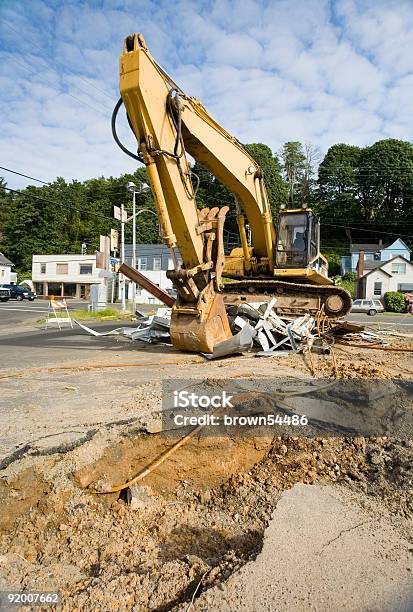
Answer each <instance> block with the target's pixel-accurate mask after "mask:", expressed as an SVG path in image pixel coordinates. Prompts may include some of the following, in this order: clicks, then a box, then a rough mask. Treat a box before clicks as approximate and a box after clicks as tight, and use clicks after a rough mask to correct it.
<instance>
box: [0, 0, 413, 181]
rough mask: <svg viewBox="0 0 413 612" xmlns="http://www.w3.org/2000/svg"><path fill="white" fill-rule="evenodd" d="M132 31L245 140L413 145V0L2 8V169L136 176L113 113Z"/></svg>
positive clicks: (98, 2) (20, 3) (22, 0)
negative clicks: (118, 139) (118, 141)
mask: <svg viewBox="0 0 413 612" xmlns="http://www.w3.org/2000/svg"><path fill="white" fill-rule="evenodd" d="M134 31H140V32H142V33H143V35H144V36H145V39H146V41H147V43H148V46H149V48H150V50H151V52H152V54H153V55H154V57H155V59H156V60H157V61H158V62H159V63H160V64H162V65H163V66H164V67H165V68H166V70H167V71H168V72H169V73H170V74H171V76H172V77H173V78H174V80H175V81H176V82H177V83H179V85H180V86H181V87H182V88H183V89H184V90H185V91H186V92H187V93H188V94H190V95H195V96H197V97H199V98H200V99H201V100H202V101H203V103H204V105H205V106H206V107H207V109H208V110H209V112H210V113H211V114H212V115H213V116H214V117H215V118H216V119H217V120H218V121H219V122H220V123H221V124H222V125H223V126H224V127H225V128H226V129H227V130H228V131H230V132H231V133H232V134H234V136H236V137H237V138H238V139H240V140H241V141H242V142H265V143H267V144H268V145H270V146H271V148H272V149H273V150H274V151H278V150H279V149H280V147H281V146H282V144H283V142H285V141H287V140H301V141H303V142H311V143H313V144H315V145H317V146H319V147H320V148H321V150H322V152H325V151H326V150H327V149H328V147H329V146H330V145H331V144H333V143H335V142H347V143H351V144H357V145H366V144H371V143H373V142H374V141H376V140H378V139H381V138H389V137H392V138H401V139H403V140H410V141H413V123H412V121H411V105H412V99H413V60H412V57H413V55H412V51H411V50H412V48H413V2H412V1H411V0H397V1H392V0H261V1H260V0H202V1H193V0H192V1H191V0H175V1H173V0H89V1H81V0H64V1H59V0H29V1H28V0H0V105H1V116H2V131H1V151H2V155H1V162H0V165H2V166H7V167H11V168H13V169H16V170H19V171H21V172H24V173H26V174H30V175H32V176H35V177H38V178H41V179H44V180H53V179H54V178H55V177H56V176H57V175H59V176H64V177H65V178H66V179H68V180H70V179H73V178H78V179H86V178H90V177H94V176H99V175H105V176H110V175H113V176H117V175H119V174H121V173H122V172H126V171H130V170H133V169H134V164H133V161H132V160H130V159H129V158H128V157H126V156H125V155H124V154H123V153H122V152H121V151H120V150H119V149H118V148H117V146H116V145H115V143H114V142H113V141H112V136H111V132H110V116H111V111H112V108H113V106H114V104H115V102H116V100H117V98H118V91H119V90H118V78H119V75H118V57H119V54H120V52H121V50H122V44H123V38H124V37H125V36H126V35H128V34H130V33H132V32H134ZM121 135H122V137H123V138H124V139H125V140H127V141H128V144H129V146H133V143H132V141H131V139H130V136H129V133H128V128H127V127H126V125H123V126H122V128H121ZM128 139H129V140H128ZM5 176H6V178H7V181H8V184H9V186H11V187H21V186H23V185H25V184H26V183H27V181H26V180H25V179H20V178H18V177H13V176H12V175H5Z"/></svg>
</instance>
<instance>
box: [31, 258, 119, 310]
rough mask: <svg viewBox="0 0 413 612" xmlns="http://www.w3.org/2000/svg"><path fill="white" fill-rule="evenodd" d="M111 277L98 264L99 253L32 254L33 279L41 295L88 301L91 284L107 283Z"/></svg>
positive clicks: (109, 273)
mask: <svg viewBox="0 0 413 612" xmlns="http://www.w3.org/2000/svg"><path fill="white" fill-rule="evenodd" d="M112 276H113V275H112V273H111V272H108V271H107V270H103V269H101V268H98V267H97V266H96V255H33V261H32V281H33V287H34V290H35V291H36V293H37V294H38V295H39V296H50V295H54V296H61V297H63V296H64V297H69V298H76V299H86V300H87V299H89V294H90V287H91V285H95V284H98V285H99V284H104V285H107V283H108V280H109V279H111V278H112Z"/></svg>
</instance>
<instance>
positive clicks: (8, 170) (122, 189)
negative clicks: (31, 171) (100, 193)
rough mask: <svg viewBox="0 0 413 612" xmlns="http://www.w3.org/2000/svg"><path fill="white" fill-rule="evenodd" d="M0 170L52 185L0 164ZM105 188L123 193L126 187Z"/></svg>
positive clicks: (111, 191) (113, 192)
mask: <svg viewBox="0 0 413 612" xmlns="http://www.w3.org/2000/svg"><path fill="white" fill-rule="evenodd" d="M0 170H5V171H6V172H11V173H12V174H17V175H18V176H24V177H25V178H28V179H30V180H32V181H36V182H37V183H42V184H43V185H47V186H49V187H52V185H51V184H50V182H47V181H43V180H41V179H38V178H35V177H34V176H29V175H28V174H23V173H22V172H18V171H17V170H12V169H11V168H6V167H5V166H0ZM92 180H93V179H92ZM66 185H67V186H68V187H70V183H66ZM83 185H84V183H83ZM105 189H107V190H108V191H109V192H110V193H111V194H116V193H125V192H126V188H120V189H113V188H112V187H105Z"/></svg>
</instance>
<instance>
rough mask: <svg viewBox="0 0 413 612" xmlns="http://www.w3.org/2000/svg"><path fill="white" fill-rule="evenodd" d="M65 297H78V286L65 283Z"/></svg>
mask: <svg viewBox="0 0 413 612" xmlns="http://www.w3.org/2000/svg"><path fill="white" fill-rule="evenodd" d="M63 295H66V296H67V297H76V284H75V283H63Z"/></svg>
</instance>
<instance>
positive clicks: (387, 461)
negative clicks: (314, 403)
mask: <svg viewBox="0 0 413 612" xmlns="http://www.w3.org/2000/svg"><path fill="white" fill-rule="evenodd" d="M151 438H152V442H151V443H150V444H151V445H152V446H150V445H149V446H147V447H146V448H147V453H146V456H145V454H144V449H145V444H144V442H145V437H142V436H138V437H137V436H136V435H135V436H134V437H130V438H123V439H122V438H121V439H120V440H119V441H118V443H117V444H116V445H113V446H111V447H110V448H108V449H107V450H106V451H105V452H104V453H103V455H102V457H101V458H100V459H99V460H97V461H94V462H92V463H91V464H90V466H89V467H88V468H87V469H86V468H85V467H84V468H82V469H80V470H74V472H69V470H70V469H72V467H73V465H75V464H76V461H74V459H75V456H76V453H79V452H80V451H79V449H75V450H74V451H72V453H69V454H68V456H67V457H65V456H63V457H61V458H59V459H51V458H47V459H42V461H39V462H38V464H37V467H36V469H31V470H26V471H25V472H22V473H20V475H18V476H17V477H14V478H12V477H9V478H8V479H7V481H5V480H3V482H2V490H3V497H2V503H3V512H2V515H3V516H6V517H7V516H8V520H6V521H3V523H2V525H1V527H2V533H3V535H2V538H1V549H0V550H1V553H0V555H1V556H0V572H1V574H0V576H1V578H0V586H6V585H8V586H12V587H14V588H19V589H23V588H26V589H36V588H42V589H43V590H44V589H48V590H59V591H61V593H62V596H63V602H64V603H63V609H64V610H71V611H73V610H82V609H88V608H89V607H90V605H91V602H92V601H93V605H94V609H96V610H107V609H109V608H110V609H119V610H131V609H139V610H141V609H154V610H172V609H174V608H176V607H178V606H179V604H182V603H184V602H189V601H190V600H191V598H192V595H193V593H194V591H195V589H196V587H197V585H198V584H199V582H200V580H201V578H202V589H205V588H207V587H208V586H211V585H215V584H218V583H221V582H222V581H224V580H225V579H226V578H227V577H228V576H229V575H230V574H231V573H232V572H234V571H235V570H236V569H237V568H238V567H240V566H241V565H243V564H244V563H245V562H246V561H248V560H250V559H251V558H254V557H255V556H256V554H257V553H258V552H259V551H260V549H261V545H262V537H263V532H264V530H265V528H266V526H267V524H268V521H269V519H270V517H271V515H272V512H273V510H274V508H275V506H276V504H277V501H278V499H279V497H280V494H281V492H282V491H283V490H285V489H288V488H290V487H291V486H293V485H294V484H295V483H297V482H303V483H308V484H311V483H314V482H317V481H330V482H342V483H346V484H347V485H348V486H350V487H355V488H356V489H360V488H362V489H363V490H365V491H366V492H367V493H369V494H371V495H372V496H375V497H379V498H381V499H382V500H383V502H384V504H386V506H387V507H388V508H389V509H390V510H391V511H392V512H394V513H397V514H402V515H404V516H410V517H411V516H413V492H412V477H413V475H412V465H413V461H412V460H413V444H412V443H409V442H403V443H402V442H397V441H394V440H389V439H387V438H374V439H365V438H355V439H351V440H350V439H339V438H315V439H312V440H310V439H299V438H288V439H282V438H277V439H275V440H273V441H272V442H271V441H269V440H267V439H262V438H260V439H254V438H250V439H248V440H247V441H245V440H243V441H241V440H235V441H234V440H229V441H228V440H224V439H221V440H220V439H213V440H211V439H209V442H208V443H207V441H205V440H204V441H202V439H199V440H197V439H194V440H193V441H192V442H191V443H192V445H193V447H192V448H190V447H188V449H186V450H185V451H184V449H181V450H182V451H183V452H182V454H178V455H177V457H176V459H175V460H174V461H172V462H171V463H169V464H164V466H162V470H163V472H162V470H161V471H160V473H158V474H156V475H154V476H153V478H152V479H148V481H145V488H144V495H143V496H142V498H141V499H142V500H144V503H143V504H138V505H137V506H135V508H137V509H135V510H134V509H132V508H133V505H132V506H131V505H128V503H127V501H128V500H127V499H126V497H125V495H124V494H122V495H121V496H119V497H118V496H117V495H116V496H115V495H112V496H98V495H93V494H92V493H90V492H89V491H88V490H87V489H82V488H81V487H80V486H79V480H80V479H81V478H82V477H83V479H84V480H83V484H85V483H86V482H87V480H90V481H93V479H94V478H96V477H99V476H100V475H101V474H102V472H105V471H108V470H109V469H111V472H110V476H111V478H112V479H113V480H114V481H115V480H116V481H117V480H122V477H123V478H125V476H128V474H125V467H126V465H127V462H128V461H131V462H132V467H131V468H130V469H131V471H133V470H136V469H137V468H139V467H140V464H141V462H142V461H144V460H146V461H147V459H148V455H151V453H152V452H154V451H155V450H158V448H157V447H156V448H155V446H154V444H155V442H154V439H155V438H156V437H150V436H146V442H147V443H148V444H149V439H151ZM225 442H226V445H225ZM208 444H209V446H208ZM228 444H229V446H230V448H229V447H228ZM148 449H149V450H148ZM69 457H70V460H69ZM196 458H198V459H199V458H200V459H201V460H200V461H198V462H197V461H196ZM116 460H117V462H116ZM65 467H66V469H67V470H68V472H67V476H68V479H67V481H66V485H64V480H62V481H61V482H60V484H59V485H56V479H55V478H54V479H53V482H54V484H51V479H52V478H53V475H55V474H56V470H59V471H60V473H63V472H64V469H65ZM228 469H230V472H229V473H231V474H232V475H231V476H230V477H229V478H227V477H226V473H227V470H228ZM113 470H115V472H113ZM126 471H127V470H126ZM138 494H139V491H138ZM134 607H135V608H134Z"/></svg>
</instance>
